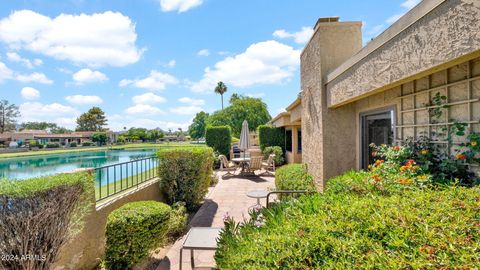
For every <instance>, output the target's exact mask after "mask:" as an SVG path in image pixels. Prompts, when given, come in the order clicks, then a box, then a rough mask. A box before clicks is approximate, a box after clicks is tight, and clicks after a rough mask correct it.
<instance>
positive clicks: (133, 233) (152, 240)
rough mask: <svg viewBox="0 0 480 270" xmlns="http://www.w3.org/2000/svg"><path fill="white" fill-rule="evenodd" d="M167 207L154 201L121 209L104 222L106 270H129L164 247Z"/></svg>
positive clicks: (138, 203)
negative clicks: (151, 253) (105, 224)
mask: <svg viewBox="0 0 480 270" xmlns="http://www.w3.org/2000/svg"><path fill="white" fill-rule="evenodd" d="M171 212H172V209H171V208H170V206H168V205H166V204H164V203H161V202H156V201H140V202H132V203H128V204H125V205H123V206H122V207H120V208H118V209H116V210H114V211H113V212H112V213H110V215H108V219H107V229H106V238H107V244H106V251H105V262H106V265H107V268H108V269H128V268H131V267H132V266H133V265H134V264H135V263H137V262H139V261H140V260H141V259H143V258H144V257H146V256H147V255H148V254H149V251H150V250H152V249H154V248H156V247H157V246H159V245H160V244H161V243H164V242H165V241H166V238H167V234H168V232H169V220H170V215H171Z"/></svg>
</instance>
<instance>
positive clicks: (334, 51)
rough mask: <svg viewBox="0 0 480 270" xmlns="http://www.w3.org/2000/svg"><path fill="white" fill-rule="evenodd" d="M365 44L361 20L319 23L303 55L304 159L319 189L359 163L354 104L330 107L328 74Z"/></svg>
mask: <svg viewBox="0 0 480 270" xmlns="http://www.w3.org/2000/svg"><path fill="white" fill-rule="evenodd" d="M339 44H341V46H340V45H339ZM361 46H362V38H361V23H358V22H343V23H342V22H333V23H319V24H318V25H317V28H316V31H315V33H314V35H313V37H312V39H311V40H310V42H309V43H308V44H307V46H306V48H305V49H304V51H303V53H302V55H301V84H302V87H301V88H302V143H303V147H302V149H303V150H302V159H303V162H304V163H305V164H307V168H308V170H309V172H310V173H312V174H313V176H314V178H315V181H316V182H317V186H318V188H319V190H323V187H324V181H323V179H326V178H329V177H330V176H332V175H334V174H336V173H338V172H341V171H344V170H346V169H348V168H352V167H353V166H355V156H354V155H352V154H351V153H352V149H355V139H354V138H353V136H351V134H355V111H354V107H353V106H344V107H342V108H338V109H334V110H333V109H328V108H327V106H326V104H327V100H326V98H327V97H326V92H325V88H324V82H325V78H326V74H328V73H329V72H330V71H331V70H332V69H333V68H335V67H337V66H338V65H340V64H341V63H342V62H344V61H345V60H347V59H348V58H349V57H351V56H352V55H353V54H355V53H356V52H358V51H359V50H360V49H361ZM339 157H341V162H338V160H337V159H338V158H339Z"/></svg>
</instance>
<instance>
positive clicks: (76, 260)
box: [52, 179, 164, 270]
mask: <svg viewBox="0 0 480 270" xmlns="http://www.w3.org/2000/svg"><path fill="white" fill-rule="evenodd" d="M158 181H159V180H158V179H154V180H151V181H148V182H146V183H144V184H142V185H140V186H139V187H138V188H136V189H132V190H130V191H128V192H126V193H124V194H122V195H120V196H117V197H115V199H112V200H109V201H107V202H104V203H101V204H99V205H95V197H92V198H91V200H92V202H93V204H92V208H91V209H90V211H89V213H88V214H87V215H86V217H85V226H84V228H83V230H82V231H81V232H80V233H79V234H78V235H77V236H76V237H75V238H74V239H72V240H71V241H70V242H69V243H67V244H66V245H65V246H63V248H62V249H61V250H60V253H59V256H58V261H57V262H56V264H55V265H54V267H53V268H52V269H55V270H60V269H93V268H94V267H95V266H96V265H98V263H99V262H100V259H101V258H102V257H103V255H104V252H105V226H106V222H107V216H108V214H110V213H111V212H112V211H113V210H115V209H117V208H119V207H120V206H122V205H124V204H126V203H129V202H134V201H146V200H155V201H164V200H163V197H162V196H161V192H160V187H159V184H158Z"/></svg>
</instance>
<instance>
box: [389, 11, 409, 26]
mask: <svg viewBox="0 0 480 270" xmlns="http://www.w3.org/2000/svg"><path fill="white" fill-rule="evenodd" d="M405 13H407V12H406V11H405V12H401V13H398V14H395V15H392V16H390V17H388V18H387V20H386V22H387V23H389V24H392V23H394V22H396V21H398V19H400V18H401V17H402V16H403V15H405Z"/></svg>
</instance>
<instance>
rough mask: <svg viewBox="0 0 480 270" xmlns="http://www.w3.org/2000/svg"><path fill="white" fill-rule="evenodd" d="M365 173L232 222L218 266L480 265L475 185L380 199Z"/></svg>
mask: <svg viewBox="0 0 480 270" xmlns="http://www.w3.org/2000/svg"><path fill="white" fill-rule="evenodd" d="M383 164H385V162H383ZM402 166H407V165H405V164H404V165H402ZM410 166H411V167H414V166H417V165H415V164H413V163H412V164H411V165H410ZM406 170H407V169H405V171H406ZM415 170H416V169H415ZM365 174H367V172H348V173H347V174H345V175H342V176H339V177H335V178H333V179H330V180H329V181H328V182H327V188H326V191H325V193H323V194H316V195H313V196H302V197H301V198H299V199H298V200H294V201H287V202H283V203H281V204H279V205H276V206H274V207H272V208H268V209H265V210H263V211H262V216H263V218H264V220H263V224H262V226H256V224H255V223H252V222H245V223H242V224H240V225H239V224H238V223H229V224H228V226H227V225H226V226H225V229H224V230H223V231H222V232H221V234H220V238H219V240H218V249H217V251H216V254H215V260H216V263H217V266H218V268H219V269H476V267H477V266H478V265H480V257H479V256H478V250H479V249H480V223H479V220H478V211H479V204H478V192H480V190H479V188H478V187H474V188H466V187H459V186H447V187H443V188H440V187H436V188H428V187H426V188H425V189H422V190H420V189H415V188H412V189H406V190H403V191H402V192H391V193H389V194H387V196H385V195H384V194H383V192H379V190H378V189H376V188H375V189H371V190H369V189H368V188H369V185H365V182H364V179H365ZM402 186H403V185H402ZM407 186H409V185H407Z"/></svg>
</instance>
